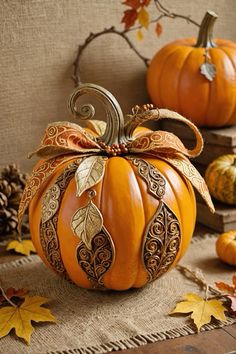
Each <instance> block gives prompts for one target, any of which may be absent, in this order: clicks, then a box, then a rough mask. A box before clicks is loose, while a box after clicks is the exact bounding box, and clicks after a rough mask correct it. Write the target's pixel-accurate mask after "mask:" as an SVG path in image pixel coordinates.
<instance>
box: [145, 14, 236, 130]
mask: <svg viewBox="0 0 236 354" xmlns="http://www.w3.org/2000/svg"><path fill="white" fill-rule="evenodd" d="M216 18H217V15H216V14H215V13H214V12H210V11H208V12H207V13H206V15H205V17H204V19H203V21H202V24H201V26H200V30H199V35H198V39H197V40H196V39H195V38H186V39H180V40H177V41H175V42H172V43H170V44H168V45H166V46H164V47H163V48H162V49H161V50H160V51H159V52H157V54H156V55H155V56H154V58H153V59H152V61H151V63H150V66H149V68H148V71H147V89H148V92H149V95H150V98H151V101H152V102H153V103H154V104H155V105H157V106H158V107H164V108H169V109H172V110H175V111H177V112H179V113H180V114H182V115H184V116H185V117H187V118H189V119H190V120H191V121H192V122H193V123H195V124H196V125H197V126H199V127H202V126H207V127H223V126H226V125H231V124H236V43H234V42H232V41H228V40H223V39H214V40H213V39H212V38H213V25H214V22H215V20H216Z"/></svg>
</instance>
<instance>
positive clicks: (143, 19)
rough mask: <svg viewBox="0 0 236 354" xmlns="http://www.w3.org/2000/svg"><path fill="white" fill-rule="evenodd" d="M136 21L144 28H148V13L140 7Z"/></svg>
mask: <svg viewBox="0 0 236 354" xmlns="http://www.w3.org/2000/svg"><path fill="white" fill-rule="evenodd" d="M138 22H139V24H140V25H141V26H143V27H144V28H148V25H149V13H148V12H147V10H145V8H144V7H142V8H141V9H140V11H139V13H138Z"/></svg>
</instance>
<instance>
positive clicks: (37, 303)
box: [0, 296, 56, 344]
mask: <svg viewBox="0 0 236 354" xmlns="http://www.w3.org/2000/svg"><path fill="white" fill-rule="evenodd" d="M47 301H48V299H47V298H45V297H41V296H31V297H30V296H26V297H25V300H24V302H23V303H22V304H21V305H20V306H16V307H13V306H5V307H3V308H1V309H0V338H3V337H5V336H6V335H8V334H9V333H10V331H11V330H12V329H15V333H16V335H17V336H18V337H20V338H23V339H24V340H25V341H26V343H27V344H29V343H30V338H31V335H32V333H33V331H34V328H33V326H32V324H31V321H34V322H56V319H55V317H54V316H53V315H52V313H51V311H50V310H49V309H46V308H44V307H41V305H43V304H45V303H46V302H47Z"/></svg>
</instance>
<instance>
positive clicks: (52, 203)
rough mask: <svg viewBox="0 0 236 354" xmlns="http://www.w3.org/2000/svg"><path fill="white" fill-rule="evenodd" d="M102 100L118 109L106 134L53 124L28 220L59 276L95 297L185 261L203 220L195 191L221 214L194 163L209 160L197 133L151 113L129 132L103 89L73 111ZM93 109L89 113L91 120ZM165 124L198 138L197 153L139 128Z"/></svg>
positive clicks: (134, 119)
mask: <svg viewBox="0 0 236 354" xmlns="http://www.w3.org/2000/svg"><path fill="white" fill-rule="evenodd" d="M94 91H95V94H96V96H98V97H100V98H101V99H102V101H103V102H105V101H106V100H107V101H108V103H107V111H108V123H107V126H106V127H105V132H104V129H101V126H103V128H104V123H103V124H102V123H101V122H97V123H96V124H94V123H91V122H90V124H89V127H90V129H95V132H94V133H93V134H90V133H88V131H85V130H84V129H82V128H81V127H80V126H78V125H76V124H72V123H68V122H58V123H53V124H51V125H50V126H49V127H48V129H47V130H46V133H45V136H44V138H43V140H42V142H41V145H40V147H39V149H38V150H37V153H38V155H40V156H42V157H44V160H41V161H40V162H39V163H38V165H37V166H36V167H35V169H34V171H33V173H32V176H31V178H30V179H29V181H28V185H27V187H26V189H25V191H24V194H23V198H22V201H21V205H20V210H19V216H20V220H21V217H22V215H23V213H24V211H25V209H26V208H27V206H28V205H29V220H30V231H31V235H32V239H33V243H34V245H35V247H36V250H37V252H38V254H39V255H40V257H41V258H42V260H43V261H44V262H45V264H46V265H48V266H49V267H51V268H52V269H54V270H55V271H56V272H57V273H58V274H62V275H64V276H65V277H66V278H69V279H71V280H72V281H73V282H74V283H76V284H78V285H79V286H82V287H85V288H100V289H115V290H126V289H129V288H131V287H141V286H143V285H145V284H146V283H147V282H149V281H152V280H154V279H157V278H158V277H160V276H161V275H162V274H164V273H165V272H166V271H168V270H169V269H171V268H172V267H173V266H174V265H175V264H176V263H177V262H178V261H179V259H180V258H181V257H182V256H183V254H184V253H185V251H186V249H187V247H188V244H189V242H190V239H191V236H192V233H193V230H194V225H195V219H196V203H195V197H194V192H193V188H192V184H191V182H192V183H193V184H194V185H195V186H196V188H198V189H199V190H200V192H201V193H202V195H203V197H204V198H205V199H206V201H207V202H208V204H209V205H210V207H211V208H212V209H213V206H212V204H211V200H210V196H209V194H208V190H207V187H206V185H205V184H204V181H203V180H202V178H201V176H200V175H199V174H198V172H197V171H196V170H195V169H194V167H193V166H192V165H191V164H190V162H189V160H188V159H187V158H186V157H185V156H184V154H185V155H189V156H190V155H191V156H194V155H196V154H198V153H199V152H200V151H201V148H202V141H201V137H200V135H199V132H198V130H197V129H196V127H194V126H193V125H192V124H191V123H190V122H189V121H188V120H186V119H184V118H183V117H180V116H179V115H178V114H176V113H173V112H170V111H166V110H162V111H161V110H160V111H158V110H156V109H152V107H149V106H146V107H144V108H143V109H141V108H140V107H136V108H135V111H134V112H133V113H134V114H133V115H132V116H131V117H130V120H129V122H128V123H127V124H126V125H125V126H124V123H123V116H122V112H121V110H120V107H119V106H118V103H117V102H116V101H115V99H114V97H113V96H111V94H110V93H108V92H107V91H106V90H104V89H102V88H99V87H97V86H95V85H88V86H86V85H83V86H82V87H80V88H79V89H77V90H76V91H75V93H74V94H72V96H71V98H70V103H69V105H70V109H71V111H72V112H73V113H74V114H76V115H79V116H80V117H81V114H84V113H81V112H80V113H79V112H78V109H77V108H76V106H75V102H76V100H77V99H78V97H79V96H80V95H81V94H83V93H93V92H94ZM89 109H90V108H88V106H86V107H85V108H83V111H84V112H85V114H86V115H87V113H88V112H89ZM165 116H167V117H169V118H171V117H173V118H175V119H178V120H181V121H183V122H185V123H186V124H188V125H189V126H190V127H191V128H192V129H193V130H194V131H195V134H196V137H197V139H198V143H197V146H196V148H195V149H194V150H192V151H189V150H187V149H186V148H185V147H184V145H183V144H182V143H181V141H180V140H179V139H178V138H177V137H175V136H174V135H173V134H171V133H167V132H153V131H150V130H147V129H146V128H137V126H138V125H139V124H140V123H142V122H144V121H146V120H148V119H152V118H158V119H159V118H164V117H165ZM134 131H135V133H134ZM99 134H100V136H98V135H99ZM181 151H182V152H181Z"/></svg>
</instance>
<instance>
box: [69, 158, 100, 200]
mask: <svg viewBox="0 0 236 354" xmlns="http://www.w3.org/2000/svg"><path fill="white" fill-rule="evenodd" d="M104 171H105V161H104V158H103V157H102V156H96V155H95V156H90V157H87V158H85V159H84V160H83V161H82V162H81V164H80V165H79V167H78V168H77V170H76V173H75V181H76V188H77V191H76V195H77V197H80V196H81V194H82V193H83V192H84V191H86V190H87V189H89V188H91V187H93V186H95V185H96V184H97V183H98V182H100V181H101V179H102V177H103V175H104Z"/></svg>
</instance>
